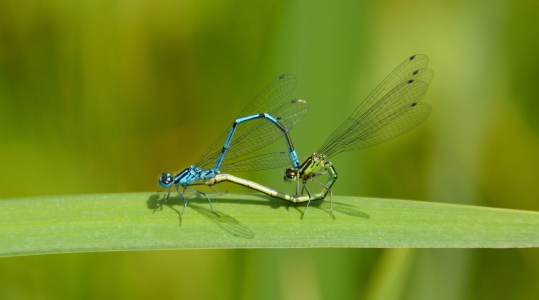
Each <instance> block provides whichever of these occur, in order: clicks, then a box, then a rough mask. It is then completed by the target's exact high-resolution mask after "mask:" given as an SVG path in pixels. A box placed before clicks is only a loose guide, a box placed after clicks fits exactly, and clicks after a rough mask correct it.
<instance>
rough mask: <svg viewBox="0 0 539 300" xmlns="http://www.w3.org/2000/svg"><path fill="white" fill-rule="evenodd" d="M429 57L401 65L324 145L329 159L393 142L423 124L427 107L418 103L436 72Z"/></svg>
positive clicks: (412, 58) (427, 111)
mask: <svg viewBox="0 0 539 300" xmlns="http://www.w3.org/2000/svg"><path fill="white" fill-rule="evenodd" d="M427 64H428V58H427V57H426V56H425V55H414V56H412V57H410V58H408V59H407V60H406V61H405V62H403V63H402V64H400V65H399V66H398V67H397V68H396V69H395V70H393V72H391V73H390V74H389V76H388V77H386V78H385V79H384V80H383V81H382V82H381V83H380V84H379V85H378V86H377V87H376V88H375V89H374V91H373V92H372V93H371V94H370V95H369V96H368V97H367V98H366V99H365V100H364V101H363V102H362V103H361V104H360V105H359V106H358V108H356V110H355V111H354V112H353V113H352V115H351V116H350V117H349V118H348V119H347V120H346V121H345V122H344V123H343V124H341V126H339V127H338V128H337V129H336V130H335V131H334V132H333V133H332V134H331V135H330V137H329V138H328V139H327V140H326V142H325V143H324V144H323V145H322V147H321V148H320V150H318V153H320V154H325V155H327V156H328V157H331V156H334V155H336V154H338V153H340V152H344V151H352V150H359V149H363V148H366V147H370V146H373V145H376V144H379V143H383V142H385V141H388V140H390V139H393V138H395V137H397V136H399V135H401V134H403V133H405V132H407V131H409V130H411V129H413V128H415V127H416V126H418V125H419V124H421V123H422V122H423V121H424V120H425V119H427V118H428V116H429V115H430V113H431V111H432V108H431V107H430V106H429V105H428V104H424V103H418V101H419V100H420V99H421V98H422V97H423V96H424V95H425V93H426V91H427V89H428V87H429V84H430V83H431V82H432V78H433V76H434V73H433V72H432V70H430V69H427V68H426V66H427Z"/></svg>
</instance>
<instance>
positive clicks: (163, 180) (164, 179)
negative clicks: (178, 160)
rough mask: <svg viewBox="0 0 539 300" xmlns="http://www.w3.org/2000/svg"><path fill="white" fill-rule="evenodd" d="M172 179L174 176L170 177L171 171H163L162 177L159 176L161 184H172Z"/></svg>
mask: <svg viewBox="0 0 539 300" xmlns="http://www.w3.org/2000/svg"><path fill="white" fill-rule="evenodd" d="M171 181H172V178H171V177H170V174H169V173H162V174H161V177H160V178H159V184H160V185H170V183H171Z"/></svg>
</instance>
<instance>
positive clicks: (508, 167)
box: [0, 0, 539, 299]
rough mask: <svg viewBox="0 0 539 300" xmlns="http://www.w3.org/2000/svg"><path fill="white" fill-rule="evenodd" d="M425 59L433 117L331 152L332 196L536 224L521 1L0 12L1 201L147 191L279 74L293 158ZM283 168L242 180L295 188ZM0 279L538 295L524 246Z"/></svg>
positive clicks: (182, 294)
mask: <svg viewBox="0 0 539 300" xmlns="http://www.w3.org/2000/svg"><path fill="white" fill-rule="evenodd" d="M418 53H422V54H427V55H428V56H429V57H430V59H431V63H430V68H431V69H433V70H434V72H435V78H434V81H433V83H432V85H431V88H430V89H429V91H428V93H427V95H426V97H425V98H424V102H428V103H430V104H431V105H432V106H433V107H434V112H433V114H432V115H431V117H430V118H429V119H428V120H427V121H426V122H425V123H424V124H422V125H421V126H420V127H418V128H417V129H415V130H413V131H411V132H410V133H408V134H406V135H404V136H401V137H399V138H397V139H394V140H392V141H390V142H387V143H384V144H381V145H378V146H376V147H373V148H370V149H366V150H362V151H360V152H352V153H345V154H341V155H339V156H337V157H335V159H333V162H334V164H335V165H336V167H337V170H338V171H339V175H340V179H339V181H338V182H337V184H336V185H335V186H334V192H335V193H336V194H338V195H354V196H369V197H385V198H399V199H415V200H424V201H435V202H445V203H460V204H471V205H483V206H489V207H502V208H513V209H525V210H539V201H538V199H539V156H538V151H539V135H538V133H539V118H538V112H539V104H538V103H539V101H538V95H539V93H538V92H539V84H538V80H539V72H538V71H537V70H538V69H539V2H538V1H529V0H528V1H526V0H517V1H502V0H494V1H481V0H468V1H454V0H451V1H449V0H446V1H426V0H423V1H422V0H411V1H410V0H409V1H401V0H396V1H342V0H336V1H331V2H330V1H307V0H290V1H237V0H217V1H208V0H198V1H193V0H176V1H171V0H161V1H146V0H138V1H119V0H112V1H111V0H107V1H104V0H94V1H86V0H81V1H63V0H42V1H40V0H32V1H11V0H1V1H0V169H1V174H0V178H1V179H0V197H1V198H4V199H5V198H14V197H29V196H42V195H59V194H81V193H117V192H154V191H156V190H157V189H158V187H157V178H158V175H159V174H160V173H161V172H163V171H168V172H174V171H178V170H180V169H183V168H184V167H186V166H188V165H190V164H192V163H194V162H196V160H197V159H198V157H199V156H200V155H201V154H202V153H203V152H204V150H205V149H206V148H207V147H208V146H209V145H210V144H211V143H212V142H213V140H214V139H216V138H217V137H218V136H219V135H220V134H221V133H222V132H223V131H225V130H226V129H227V127H228V126H229V125H230V123H231V122H232V118H234V117H235V116H236V115H237V114H238V113H239V112H240V111H241V110H242V109H243V107H244V106H245V105H247V103H249V101H251V100H252V99H253V98H254V97H255V96H256V94H257V93H258V92H259V91H260V90H262V88H264V87H265V86H266V85H267V84H268V83H269V82H270V81H271V80H272V79H273V78H275V77H276V76H278V75H280V74H283V73H290V74H294V75H295V76H296V77H297V78H298V85H297V88H296V90H295V92H294V94H293V95H292V96H293V97H294V98H303V99H306V100H308V101H309V102H310V104H311V109H310V111H309V113H308V114H307V116H306V117H305V118H304V119H303V120H302V121H301V122H300V123H299V124H298V125H297V126H296V127H295V128H294V130H293V131H292V137H293V139H294V142H295V144H296V147H297V149H298V151H299V154H300V157H301V158H302V159H304V158H305V157H306V156H308V155H309V154H311V153H312V152H314V151H315V150H317V149H318V147H319V146H320V145H321V144H322V142H323V141H324V140H325V138H326V137H327V136H328V135H329V134H330V133H331V132H332V130H333V129H334V128H336V127H337V126H338V125H339V124H340V123H341V122H342V121H343V120H344V119H345V118H346V117H347V116H348V115H349V113H350V111H351V110H353V109H354V108H355V107H356V106H357V105H358V103H359V102H360V101H361V100H362V99H363V98H364V97H365V96H367V95H368V93H369V92H370V91H371V90H372V89H373V88H374V87H375V86H376V85H377V83H379V82H380V81H381V80H382V79H383V78H384V77H385V76H386V75H387V74H389V72H390V71H392V70H393V68H395V67H396V66H397V65H398V64H399V63H401V62H402V61H403V60H404V59H406V58H407V57H408V56H410V55H413V54H418ZM283 144H284V143H283V142H282V140H281V142H280V143H275V144H274V145H273V146H272V147H273V148H272V150H275V149H282V145H283ZM282 172H283V170H271V171H264V172H256V173H250V174H237V175H241V176H242V177H245V178H248V179H251V180H255V181H259V182H261V183H264V184H267V185H269V186H271V187H274V188H276V189H279V190H283V191H291V190H293V189H292V187H290V186H288V185H286V184H285V183H283V182H282V180H281V176H282ZM223 186H224V185H223ZM220 189H224V190H227V191H229V192H232V191H235V192H247V190H245V189H242V188H240V187H235V186H233V185H230V184H227V185H226V186H224V187H221V188H220ZM210 191H211V190H210ZM215 204H217V205H218V203H215ZM165 209H167V208H165ZM0 243H1V241H0ZM0 270H2V271H1V272H0V298H2V299H93V298H118V299H147V298H150V297H152V298H155V299H171V298H197V299H210V298H222V299H276V298H282V299H298V298H305V299H324V298H325V299H330V298H333V299H336V298H340V299H342V298H346V299H348V298H361V299H538V298H539V274H538V272H539V251H538V250H537V249H507V250H492V249H468V250H465V249H281V250H269V249H268V250H200V251H160V252H119V253H88V254H67V255H46V256H30V257H15V258H3V259H0Z"/></svg>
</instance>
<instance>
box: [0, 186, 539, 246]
mask: <svg viewBox="0 0 539 300" xmlns="http://www.w3.org/2000/svg"><path fill="white" fill-rule="evenodd" d="M162 196H163V195H161V196H159V195H157V194H148V193H137V194H104V195H77V196H56V197H40V198H22V199H7V200H2V201H0V241H1V242H0V256H15V255H33V254H48V253H68V252H90V251H124V250H157V249H199V248H297V247H302V248H303V247H305V248H311V247H376V248H382V247H383V248H389V247H425V248H427V247H428V248H430V247H436V248H441V247H443V248H446V247H449V248H452V247H458V248H472V247H473V248H476V247H488V248H507V247H537V246H539V213H537V212H530V211H518V210H508V209H496V208H487V207H475V206H464V205H451V204H440V203H430V202H418V201H409V200H391V199H373V198H355V197H334V198H333V210H334V212H335V216H336V219H333V218H332V217H331V216H330V214H329V201H328V200H327V199H326V200H325V201H316V202H314V201H313V202H312V203H311V205H310V206H309V208H308V210H307V212H306V214H305V217H304V218H303V220H302V219H301V214H302V211H303V209H304V207H305V204H292V205H290V206H288V202H285V201H282V200H279V199H274V198H271V197H268V196H265V195H261V194H225V195H222V196H219V195H217V194H210V197H211V199H213V200H212V203H213V206H214V208H215V209H216V211H217V212H218V213H219V215H220V216H217V215H215V214H213V213H212V212H211V209H210V207H209V204H208V202H207V200H206V199H205V198H201V197H199V196H197V195H194V194H188V197H187V199H188V201H189V204H188V206H187V209H186V211H185V216H184V220H183V223H182V224H181V226H180V224H179V215H180V213H181V210H182V208H183V203H180V201H179V197H177V196H175V197H172V198H171V199H170V200H169V202H168V203H167V204H166V205H165V206H163V208H162V209H161V210H158V211H156V212H155V213H152V211H153V209H154V208H155V207H156V206H157V203H158V201H161V200H162V199H163V197H162Z"/></svg>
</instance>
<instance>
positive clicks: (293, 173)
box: [284, 168, 297, 179]
mask: <svg viewBox="0 0 539 300" xmlns="http://www.w3.org/2000/svg"><path fill="white" fill-rule="evenodd" d="M296 176H297V173H296V170H294V168H288V169H286V171H285V173H284V178H285V179H295V178H296Z"/></svg>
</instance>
